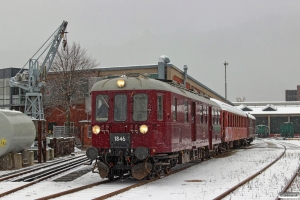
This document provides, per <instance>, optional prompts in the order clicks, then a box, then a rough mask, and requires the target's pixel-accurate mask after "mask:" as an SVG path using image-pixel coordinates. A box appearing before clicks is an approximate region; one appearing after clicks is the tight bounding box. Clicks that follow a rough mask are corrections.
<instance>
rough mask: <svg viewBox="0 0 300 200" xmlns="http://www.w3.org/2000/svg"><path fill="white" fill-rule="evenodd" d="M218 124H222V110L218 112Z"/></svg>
mask: <svg viewBox="0 0 300 200" xmlns="http://www.w3.org/2000/svg"><path fill="white" fill-rule="evenodd" d="M218 124H221V115H220V110H218Z"/></svg>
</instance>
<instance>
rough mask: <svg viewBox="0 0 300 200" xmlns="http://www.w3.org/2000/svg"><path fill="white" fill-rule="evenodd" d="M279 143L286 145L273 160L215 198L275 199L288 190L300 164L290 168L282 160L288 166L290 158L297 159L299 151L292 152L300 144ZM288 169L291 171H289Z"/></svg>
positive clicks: (217, 199)
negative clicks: (283, 165) (283, 164)
mask: <svg viewBox="0 0 300 200" xmlns="http://www.w3.org/2000/svg"><path fill="white" fill-rule="evenodd" d="M276 143H277V142H276ZM278 144H280V145H282V146H283V147H284V151H283V152H282V154H281V155H279V156H278V157H277V158H276V159H275V160H274V161H273V162H271V163H270V164H268V165H267V166H266V167H264V168H263V169H261V170H259V171H258V172H257V173H255V174H253V175H252V176H250V177H248V178H246V179H245V180H243V181H242V182H240V183H239V184H237V185H235V186H234V187H231V188H230V189H228V190H227V191H225V192H223V193H222V194H220V195H219V196H217V197H216V198H214V199H215V200H219V199H241V198H245V197H248V198H255V199H270V198H271V199H274V198H277V196H278V193H280V192H286V191H287V189H288V188H289V187H290V185H291V184H292V182H293V180H294V178H295V177H296V175H297V173H298V171H299V170H300V165H299V164H298V166H297V167H296V168H295V167H294V168H292V167H290V168H289V170H287V168H284V167H280V166H282V162H284V163H285V165H286V166H288V165H289V164H288V163H289V162H288V161H289V160H290V159H296V158H297V157H298V156H299V151H298V153H296V154H295V153H293V152H292V151H293V150H295V149H297V148H298V149H299V146H298V145H293V144H289V143H285V142H278ZM280 162H281V163H280ZM288 171H289V172H291V173H287V172H288ZM280 182H281V183H280ZM265 185H267V187H265ZM266 188H268V189H266ZM262 190H265V191H262Z"/></svg>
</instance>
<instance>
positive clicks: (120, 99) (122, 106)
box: [114, 94, 127, 122]
mask: <svg viewBox="0 0 300 200" xmlns="http://www.w3.org/2000/svg"><path fill="white" fill-rule="evenodd" d="M114 119H115V121H118V122H120V121H125V120H126V119H127V96H126V95H125V94H117V95H116V96H115V102H114Z"/></svg>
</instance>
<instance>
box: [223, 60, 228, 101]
mask: <svg viewBox="0 0 300 200" xmlns="http://www.w3.org/2000/svg"><path fill="white" fill-rule="evenodd" d="M227 65H228V63H227V62H226V61H225V62H224V66H225V99H226V100H227V80H226V66H227Z"/></svg>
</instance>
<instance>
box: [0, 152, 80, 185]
mask: <svg viewBox="0 0 300 200" xmlns="http://www.w3.org/2000/svg"><path fill="white" fill-rule="evenodd" d="M81 157H82V158H83V157H85V156H84V155H82V156H77V157H76V158H81ZM74 159H75V157H67V158H64V159H60V160H57V161H51V162H48V163H43V164H40V165H35V166H32V167H27V168H23V169H20V170H16V171H14V172H10V173H6V174H3V175H0V182H1V181H5V180H8V179H11V178H15V177H18V176H21V175H24V174H28V173H31V172H34V171H37V170H41V169H44V168H49V167H52V166H55V165H58V164H60V163H64V162H68V161H71V160H74Z"/></svg>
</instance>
